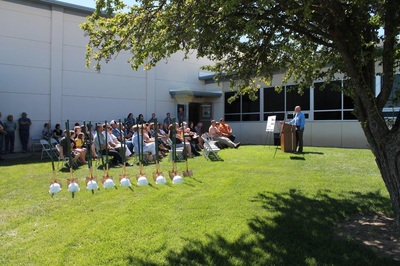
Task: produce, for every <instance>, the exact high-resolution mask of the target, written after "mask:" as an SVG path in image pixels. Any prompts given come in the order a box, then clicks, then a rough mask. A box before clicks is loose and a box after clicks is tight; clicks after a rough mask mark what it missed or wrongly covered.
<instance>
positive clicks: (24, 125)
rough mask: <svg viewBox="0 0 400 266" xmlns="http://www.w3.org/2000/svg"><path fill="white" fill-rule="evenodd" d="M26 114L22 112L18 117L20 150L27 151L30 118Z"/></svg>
mask: <svg viewBox="0 0 400 266" xmlns="http://www.w3.org/2000/svg"><path fill="white" fill-rule="evenodd" d="M27 116H28V115H27V114H26V113H25V112H23V113H22V114H21V118H19V119H18V125H19V139H20V140H21V144H22V152H27V150H28V141H29V128H30V126H31V125H32V123H31V120H30V119H29V118H28V117H27Z"/></svg>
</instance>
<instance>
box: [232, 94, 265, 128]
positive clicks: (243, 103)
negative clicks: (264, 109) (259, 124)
mask: <svg viewBox="0 0 400 266" xmlns="http://www.w3.org/2000/svg"><path fill="white" fill-rule="evenodd" d="M234 94H235V92H226V93H225V120H226V121H260V91H257V93H256V95H257V99H256V100H255V101H252V100H250V98H249V96H248V95H247V94H246V95H243V96H239V98H238V99H236V100H235V101H234V102H232V103H228V99H229V98H230V97H232V96H233V95H234Z"/></svg>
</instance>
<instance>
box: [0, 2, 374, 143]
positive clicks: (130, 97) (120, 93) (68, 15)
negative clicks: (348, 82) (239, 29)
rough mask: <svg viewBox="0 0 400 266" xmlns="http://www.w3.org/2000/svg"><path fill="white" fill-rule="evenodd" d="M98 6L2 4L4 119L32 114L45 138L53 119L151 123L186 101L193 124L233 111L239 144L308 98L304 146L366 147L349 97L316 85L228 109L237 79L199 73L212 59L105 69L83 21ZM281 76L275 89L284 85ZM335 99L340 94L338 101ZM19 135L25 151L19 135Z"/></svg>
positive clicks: (117, 63) (115, 64)
mask: <svg viewBox="0 0 400 266" xmlns="http://www.w3.org/2000/svg"><path fill="white" fill-rule="evenodd" d="M91 11H92V10H91V9H88V8H85V7H80V6H75V5H71V4H65V3H62V2H58V1H51V0H30V1H29V0H6V1H0V25H2V26H1V27H0V43H1V49H0V111H1V112H2V113H3V119H5V118H6V116H7V115H8V114H12V115H14V119H15V120H17V119H18V118H19V117H20V114H21V113H22V112H27V113H28V117H29V118H30V119H31V120H32V123H33V124H32V127H31V136H32V137H33V138H39V137H40V134H41V130H42V128H43V124H44V123H45V122H49V121H50V122H51V124H52V127H54V125H55V124H56V123H60V124H61V127H62V128H64V127H65V122H66V120H69V121H70V125H71V126H72V125H73V124H74V123H75V122H79V123H82V122H83V121H86V122H89V121H92V122H104V120H108V121H109V120H111V119H119V118H121V119H124V118H126V116H127V114H128V113H133V114H134V116H135V117H137V116H138V115H139V114H140V113H142V114H143V115H144V117H145V119H148V118H150V116H151V113H153V112H154V113H156V114H157V117H158V119H159V120H161V119H164V117H165V115H166V113H167V112H170V113H171V115H172V117H174V116H176V113H177V110H178V107H179V106H183V107H184V110H185V112H186V117H187V120H190V121H194V122H198V121H203V122H205V125H206V127H207V125H208V124H209V121H210V120H211V119H216V120H217V119H219V118H221V117H225V118H226V120H227V121H228V123H229V124H230V125H231V126H232V128H233V129H234V133H235V135H236V137H237V139H238V141H241V142H242V143H244V144H265V143H267V142H268V143H269V144H271V143H272V142H273V136H272V135H270V134H267V133H266V131H265V128H266V121H267V118H268V116H269V115H277V118H278V120H279V119H289V118H290V115H291V114H292V110H293V109H294V105H297V104H300V105H302V107H303V110H304V111H305V113H306V116H307V120H306V129H305V132H304V144H305V146H333V147H361V148H365V147H367V141H366V138H365V136H364V134H363V132H362V130H361V127H360V125H359V123H358V121H356V120H355V119H354V117H352V115H351V114H350V113H351V107H349V106H347V105H348V102H347V101H346V99H345V98H344V97H343V96H342V95H341V94H340V93H339V94H337V95H335V96H333V95H332V94H329V93H328V92H326V93H323V94H321V93H320V92H319V91H318V92H316V91H317V90H310V91H309V92H308V93H306V94H305V95H303V96H296V95H294V94H293V93H286V91H285V92H283V93H281V94H277V93H275V92H273V90H272V89H271V88H263V89H261V90H260V94H259V100H258V101H256V102H249V101H248V99H246V97H243V99H241V100H240V101H238V102H236V103H234V104H233V105H227V104H225V98H228V96H229V95H230V93H231V92H229V87H228V83H223V84H222V87H219V86H218V85H217V84H216V83H215V82H213V80H212V78H210V77H209V76H204V75H203V74H204V73H202V72H201V71H200V67H201V66H203V65H207V64H211V63H212V62H210V61H208V60H207V59H196V57H195V55H193V56H192V58H190V59H188V60H183V54H181V53H177V54H175V55H174V56H173V57H172V58H168V59H166V60H165V61H162V62H159V63H158V64H157V66H156V67H154V68H153V69H151V70H148V71H144V70H139V71H133V70H132V69H131V67H130V65H129V64H128V63H127V59H128V58H129V53H128V52H123V53H120V54H119V55H117V56H115V60H112V61H111V62H110V63H108V64H103V66H102V70H101V72H100V73H97V72H96V71H95V70H93V69H88V68H86V67H85V45H86V43H87V42H88V39H87V38H86V37H84V33H83V31H82V30H81V29H80V28H79V24H81V23H83V22H84V21H85V17H86V16H88V15H89V14H90V13H91ZM279 76H280V75H279V74H277V76H276V78H274V84H273V85H276V84H279ZM335 97H338V99H336V98H335ZM316 98H318V101H314V99H316ZM333 98H335V99H336V100H335V101H334V102H332V101H330V100H332V99H333ZM320 99H325V100H326V102H321V101H320ZM324 104H327V105H328V106H324ZM330 105H331V106H330ZM277 131H278V129H276V132H277ZM16 140H17V141H16V150H19V149H20V143H19V138H18V136H17V137H16Z"/></svg>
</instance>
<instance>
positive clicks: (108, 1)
mask: <svg viewBox="0 0 400 266" xmlns="http://www.w3.org/2000/svg"><path fill="white" fill-rule="evenodd" d="M82 28H83V29H84V31H85V32H86V34H88V36H89V37H90V41H89V44H88V45H87V62H88V64H90V61H91V60H94V61H95V62H96V68H98V69H99V68H100V63H101V62H102V61H103V60H104V61H106V62H107V61H108V60H110V59H111V58H112V55H114V54H115V53H118V52H119V51H121V50H129V51H130V52H131V54H132V57H131V59H130V63H131V65H132V68H133V69H137V68H138V67H139V66H141V65H144V67H145V69H148V68H151V67H152V66H154V65H155V64H156V63H157V62H158V61H160V60H162V59H163V58H167V57H169V56H170V55H171V54H173V53H175V52H176V51H184V52H185V55H186V56H187V55H188V54H189V53H190V52H192V51H193V50H195V51H197V55H198V56H199V57H207V58H209V59H211V60H213V61H214V62H215V65H213V66H207V67H206V69H209V70H212V71H215V72H216V73H217V74H216V79H217V80H219V79H221V78H226V77H229V78H230V81H231V86H232V87H235V88H236V89H238V91H239V93H248V94H249V95H250V96H251V97H255V92H256V91H257V89H258V84H260V82H268V81H269V80H271V77H272V74H273V72H274V71H276V70H284V71H285V73H286V75H285V77H284V79H283V80H282V84H285V82H286V81H288V79H289V78H291V79H293V80H294V81H295V82H297V83H298V84H299V87H300V92H301V90H302V89H305V88H309V87H310V86H311V85H312V83H313V81H314V80H316V79H325V80H327V81H328V82H329V81H332V80H335V77H337V74H338V73H342V74H344V75H345V77H346V78H348V79H349V83H348V84H349V85H348V86H346V88H345V89H344V93H345V94H346V95H348V96H350V97H351V98H352V99H353V102H354V114H355V116H356V117H357V119H358V120H359V122H360V124H361V126H362V129H363V131H364V133H365V136H366V138H367V140H368V143H369V145H370V148H371V150H372V152H373V154H374V155H375V157H376V163H377V165H378V167H379V169H380V172H381V174H382V178H383V180H384V182H385V184H386V187H387V189H388V191H389V194H390V198H391V201H392V203H393V209H394V211H395V214H396V221H397V222H398V223H400V133H399V125H400V119H398V118H399V114H397V119H396V121H395V123H394V124H393V126H392V127H391V128H389V127H388V126H387V124H386V123H385V119H384V116H383V108H384V106H385V104H386V102H387V100H388V99H389V97H390V94H391V91H392V88H393V82H394V73H396V71H398V69H399V62H400V60H399V59H400V49H399V33H400V1H399V0H386V1H385V0H291V1H288V0H256V1H248V0H187V1H184V0H168V1H167V0H159V1H152V0H141V1H136V4H135V5H133V6H130V7H128V6H125V5H124V3H123V2H121V1H120V0H98V1H97V7H96V11H95V12H94V13H93V14H92V15H91V16H89V17H88V19H87V21H86V22H85V23H84V24H82ZM380 29H381V31H383V34H379V32H380ZM377 74H378V75H381V76H382V80H383V82H382V89H381V92H380V93H379V94H378V95H377V96H376V95H375V78H376V75H377Z"/></svg>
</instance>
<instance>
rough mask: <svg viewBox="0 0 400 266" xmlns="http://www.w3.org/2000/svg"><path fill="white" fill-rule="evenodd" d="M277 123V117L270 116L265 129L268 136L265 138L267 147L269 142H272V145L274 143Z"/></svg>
mask: <svg viewBox="0 0 400 266" xmlns="http://www.w3.org/2000/svg"><path fill="white" fill-rule="evenodd" d="M275 122H276V115H272V116H268V121H267V127H266V128H265V131H266V132H267V136H266V138H265V145H267V143H269V142H268V140H272V143H274V131H275Z"/></svg>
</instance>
